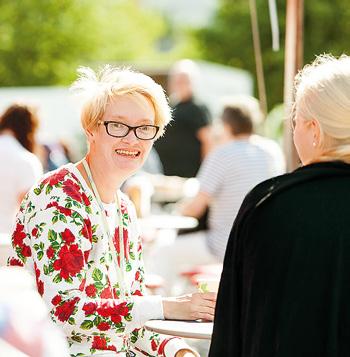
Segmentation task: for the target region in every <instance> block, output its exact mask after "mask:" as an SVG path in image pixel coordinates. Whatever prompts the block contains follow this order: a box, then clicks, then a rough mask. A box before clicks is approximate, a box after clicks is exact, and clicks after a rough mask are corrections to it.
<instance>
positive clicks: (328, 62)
mask: <svg viewBox="0 0 350 357" xmlns="http://www.w3.org/2000/svg"><path fill="white" fill-rule="evenodd" d="M295 113H296V115H297V116H300V117H301V118H302V119H303V120H312V119H315V120H317V121H318V122H319V124H320V128H321V145H323V147H324V149H325V151H326V152H325V155H326V156H327V158H328V159H342V158H345V159H346V160H345V161H348V159H350V57H349V56H346V55H342V56H340V57H339V58H336V57H334V56H332V55H329V54H323V55H320V56H317V57H316V59H315V61H314V62H313V63H312V64H309V65H306V66H305V67H304V68H303V69H302V70H301V71H300V72H299V73H298V74H297V76H296V78H295Z"/></svg>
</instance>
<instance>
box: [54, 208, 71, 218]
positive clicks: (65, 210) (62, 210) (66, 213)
mask: <svg viewBox="0 0 350 357" xmlns="http://www.w3.org/2000/svg"><path fill="white" fill-rule="evenodd" d="M57 209H58V210H59V211H60V212H61V213H62V214H64V215H65V216H69V217H70V216H71V215H72V210H71V209H69V208H66V207H62V206H57Z"/></svg>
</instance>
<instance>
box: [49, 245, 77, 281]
mask: <svg viewBox="0 0 350 357" xmlns="http://www.w3.org/2000/svg"><path fill="white" fill-rule="evenodd" d="M83 265H84V258H83V253H82V251H81V250H80V249H79V248H78V245H77V244H72V245H70V246H67V245H65V246H63V247H62V249H61V250H60V253H59V259H57V260H56V261H55V262H54V263H53V268H54V269H55V270H60V276H61V277H62V278H63V279H68V278H69V277H70V276H75V275H77V274H78V273H79V272H80V271H81V269H82V267H83Z"/></svg>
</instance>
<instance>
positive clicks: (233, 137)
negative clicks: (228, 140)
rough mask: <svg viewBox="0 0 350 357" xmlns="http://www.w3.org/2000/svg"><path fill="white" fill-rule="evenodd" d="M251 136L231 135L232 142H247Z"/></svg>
mask: <svg viewBox="0 0 350 357" xmlns="http://www.w3.org/2000/svg"><path fill="white" fill-rule="evenodd" d="M251 136H252V134H239V135H232V140H235V141H244V140H248V139H249V138H250V137H251Z"/></svg>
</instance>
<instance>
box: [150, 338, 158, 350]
mask: <svg viewBox="0 0 350 357" xmlns="http://www.w3.org/2000/svg"><path fill="white" fill-rule="evenodd" d="M157 347H158V345H157V342H156V341H155V340H152V341H151V348H152V351H157Z"/></svg>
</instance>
